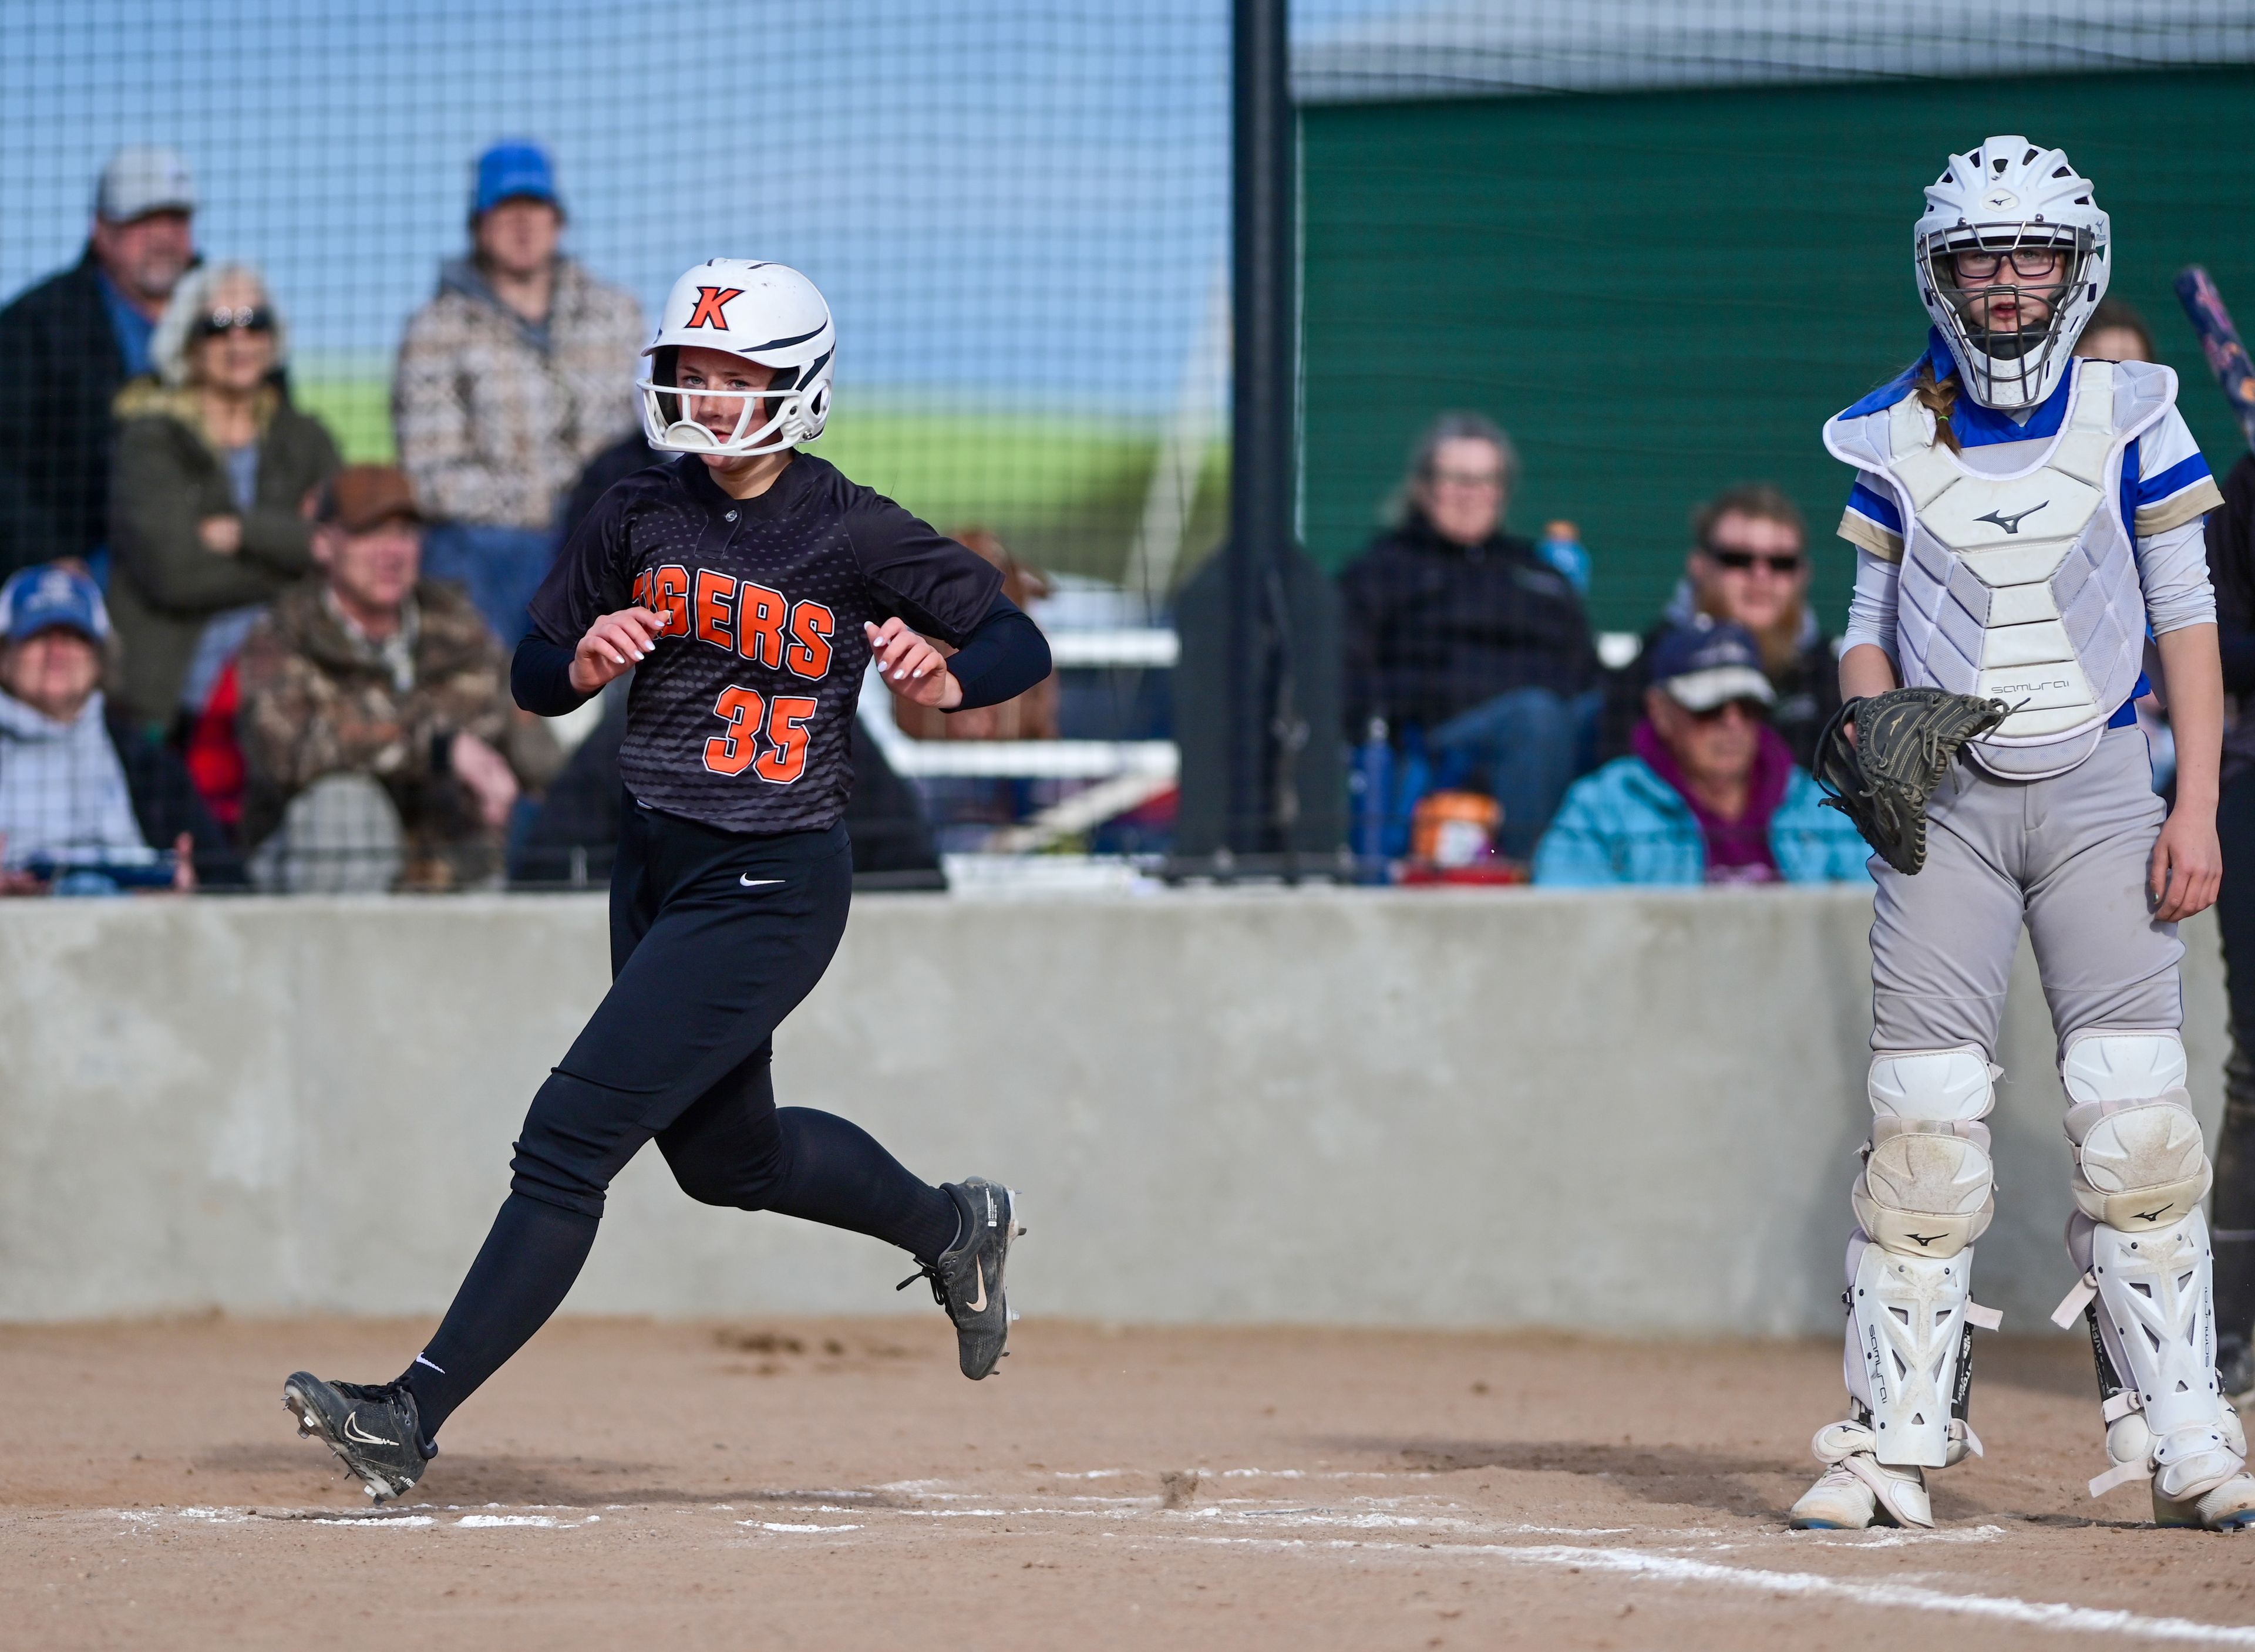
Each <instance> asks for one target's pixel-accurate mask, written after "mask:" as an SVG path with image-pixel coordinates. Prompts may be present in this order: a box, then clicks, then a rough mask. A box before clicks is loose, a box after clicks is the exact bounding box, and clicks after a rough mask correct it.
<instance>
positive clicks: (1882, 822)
mask: <svg viewBox="0 0 2255 1652" xmlns="http://www.w3.org/2000/svg"><path fill="white" fill-rule="evenodd" d="M2011 712H2012V708H2011V707H2010V706H2008V705H2006V704H2005V703H2004V702H2003V701H2002V700H1980V699H1976V698H1974V697H1973V696H1971V695H1970V694H1951V693H1949V691H1948V690H1943V689H1890V690H1888V691H1887V692H1886V693H1885V694H1874V695H1872V696H1870V697H1868V698H1864V699H1856V700H1851V701H1849V702H1848V703H1847V704H1845V705H1844V706H1842V707H1841V708H1840V709H1839V710H1838V711H1836V712H1834V713H1833V714H1832V720H1831V721H1830V723H1827V724H1826V725H1824V732H1823V733H1822V734H1820V735H1818V736H1817V737H1816V783H1817V784H1818V785H1819V786H1821V787H1823V788H1824V789H1825V790H1826V791H1827V792H1829V793H1830V794H1831V795H1830V796H1828V797H1827V798H1826V799H1825V800H1824V806H1825V807H1826V808H1827V809H1838V810H1839V811H1840V812H1841V813H1842V814H1843V815H1845V816H1847V817H1848V818H1849V819H1850V820H1851V821H1854V822H1855V823H1856V830H1858V831H1859V832H1861V833H1863V835H1864V841H1865V843H1867V844H1870V845H1871V846H1872V848H1873V849H1875V850H1877V851H1879V858H1880V859H1882V860H1884V861H1886V863H1887V865H1890V866H1892V867H1893V868H1894V869H1895V870H1896V871H1897V872H1916V871H1917V870H1918V869H1919V868H1920V867H1921V866H1923V865H1926V800H1927V799H1928V797H1931V796H1932V795H1934V788H1935V787H1937V786H1939V785H1941V784H1942V775H1943V774H1947V773H1948V772H1949V765H1950V761H1951V760H1952V759H1954V758H1955V757H1956V755H1957V753H1958V751H1959V749H1960V748H1961V747H1963V746H1964V744H1965V742H1966V741H1968V740H1972V739H1979V738H1980V737H1981V736H1982V735H1984V734H1986V733H1987V732H1989V731H1990V730H1991V729H1993V728H1995V727H1996V726H1997V725H1999V723H2002V722H2003V721H2004V720H2005V718H2006V717H2008V716H2009V715H2011ZM1851 723H1853V724H1854V725H1856V739H1855V740H1854V742H1853V743H1852V744H1851V742H1850V741H1849V739H1848V733H1847V725H1849V724H1851Z"/></svg>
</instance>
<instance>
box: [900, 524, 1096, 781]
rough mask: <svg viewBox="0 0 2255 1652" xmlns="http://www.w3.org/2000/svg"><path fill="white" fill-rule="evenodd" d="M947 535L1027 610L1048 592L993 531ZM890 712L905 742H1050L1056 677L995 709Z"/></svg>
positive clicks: (943, 649) (942, 646)
mask: <svg viewBox="0 0 2255 1652" xmlns="http://www.w3.org/2000/svg"><path fill="white" fill-rule="evenodd" d="M948 537H949V538H951V539H952V540H954V541H955V542H956V543H958V544H959V545H963V546H966V547H967V548H968V549H971V550H973V551H975V552H977V553H978V555H979V556H980V557H982V558H983V559H985V560H986V561H987V562H989V563H993V564H994V566H995V567H997V568H999V569H1001V570H1002V594H1003V595H1004V596H1006V597H1008V598H1009V599H1010V600H1011V601H1012V602H1014V603H1015V604H1016V605H1017V606H1019V607H1020V608H1022V609H1023V610H1025V611H1026V612H1027V613H1031V612H1033V607H1034V605H1035V604H1036V603H1037V602H1039V601H1041V600H1042V598H1044V597H1046V596H1048V595H1049V594H1050V582H1049V581H1048V580H1046V579H1044V578H1043V577H1042V575H1041V571H1040V570H1038V569H1035V568H1029V567H1028V566H1026V564H1025V563H1022V562H1020V561H1019V560H1018V559H1017V558H1016V557H1015V556H1012V555H1011V554H1010V549H1009V547H1008V546H1007V545H1005V544H1004V543H1003V542H1002V536H1001V535H1000V534H998V533H996V532H995V531H994V529H993V528H976V527H969V528H956V529H954V530H953V531H952V532H951V533H950V534H949V535H948ZM932 646H933V647H934V648H938V650H939V652H940V655H941V656H942V657H943V658H944V657H945V656H946V655H952V654H953V653H954V652H955V650H954V649H953V648H950V647H949V646H948V645H947V644H946V643H945V642H937V641H936V642H934V644H933V645H932ZM892 711H893V724H894V726H895V727H896V728H898V729H899V730H900V732H902V733H903V734H905V735H907V736H908V737H909V738H910V739H917V740H1053V739H1057V673H1056V672H1054V671H1052V672H1050V674H1049V676H1045V677H1043V679H1042V680H1041V681H1040V682H1039V683H1036V684H1034V686H1033V687H1032V688H1030V689H1028V690H1026V691H1025V692H1024V693H1023V694H1021V695H1018V696H1016V697H1014V698H1011V699H1008V700H1004V701H1002V702H1001V703H1000V704H995V705H982V706H979V707H977V708H975V709H974V710H972V711H934V710H932V709H931V708H930V707H928V706H921V705H910V704H908V703H907V702H906V701H896V703H895V704H894V705H893V707H892Z"/></svg>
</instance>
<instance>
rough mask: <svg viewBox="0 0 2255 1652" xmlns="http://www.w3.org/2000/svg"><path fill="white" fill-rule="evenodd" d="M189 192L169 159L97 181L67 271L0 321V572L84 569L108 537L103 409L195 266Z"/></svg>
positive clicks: (153, 153)
mask: <svg viewBox="0 0 2255 1652" xmlns="http://www.w3.org/2000/svg"><path fill="white" fill-rule="evenodd" d="M195 209H196V191H195V184H194V181H193V179H190V178H189V176H188V169H187V165H186V163H185V162H183V161H182V160H181V159H180V158H179V156H178V155H176V154H174V153H173V152H172V151H171V150H168V149H150V148H144V147H135V148H130V149H122V150H119V151H117V152H116V154H115V155H113V156H111V157H110V158H109V165H107V166H105V167H103V168H102V181H101V182H100V184H99V185H97V186H96V187H95V197H94V229H93V234H92V235H91V236H90V237H89V238H88V242H87V247H86V251H85V253H84V255H81V257H80V259H79V261H78V262H77V263H76V264H74V265H73V266H72V267H71V268H70V269H66V270H64V271H63V272H62V273H61V274H60V275H57V276H50V277H49V278H48V279H47V280H46V281H43V282H41V283H39V285H38V286H36V287H33V288H32V289H31V290H29V291H27V292H25V293H24V294H22V295H21V296H20V297H18V298H17V299H16V301H15V302H14V303H13V304H10V305H9V306H8V307H7V308H6V309H5V310H0V572H4V571H5V570H9V569H14V568H24V567H28V566H30V565H32V563H43V562H46V561H48V560H49V559H51V558H53V557H58V556H78V557H81V558H92V557H95V556H96V555H97V553H98V552H99V551H100V550H101V549H102V544H103V542H104V536H105V535H106V534H107V533H108V531H109V442H110V402H111V401H112V399H113V398H115V397H116V395H117V391H118V388H119V387H120V386H122V385H123V383H124V382H125V381H126V380H127V379H129V378H135V377H138V376H139V375H140V374H144V373H146V372H148V371H149V370H150V367H151V353H150V336H151V333H152V332H155V330H156V325H157V322H158V318H160V317H161V316H162V315H163V314H164V313H165V301H166V300H167V299H169V298H170V297H172V289H173V287H174V286H175V285H177V284H178V283H179V279H180V277H181V276H183V275H185V274H186V273H187V270H188V268H189V266H190V265H192V264H193V263H194V262H195V238H194V235H193V228H192V225H193V214H194V213H195Z"/></svg>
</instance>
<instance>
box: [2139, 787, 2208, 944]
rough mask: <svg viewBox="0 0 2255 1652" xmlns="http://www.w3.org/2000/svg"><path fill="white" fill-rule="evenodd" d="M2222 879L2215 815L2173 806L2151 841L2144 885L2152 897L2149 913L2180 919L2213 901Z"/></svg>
mask: <svg viewBox="0 0 2255 1652" xmlns="http://www.w3.org/2000/svg"><path fill="white" fill-rule="evenodd" d="M2222 885H2223V845H2222V844H2219V843H2218V842H2217V841H2216V816H2214V815H2213V814H2201V813H2199V812H2198V811H2188V810H2186V809H2171V810H2170V811H2169V818H2168V821H2167V823H2166V824H2164V825H2163V826H2162V828H2161V835H2160V838H2159V839H2158V840H2157V841H2156V842H2155V843H2154V844H2153V865H2152V870H2151V872H2149V873H2148V875H2147V877H2146V888H2147V890H2148V891H2149V892H2150V893H2152V895H2153V917H2154V918H2155V920H2156V921H2159V922H2161V923H2180V922H2182V921H2184V920H2185V919H2187V918H2189V917H2191V916H2192V915H2193V914H2195V913H2197V912H2206V911H2207V910H2208V909H2209V907H2212V906H2214V905H2215V904H2216V890H2217V889H2218V888H2219V887H2220V886H2222Z"/></svg>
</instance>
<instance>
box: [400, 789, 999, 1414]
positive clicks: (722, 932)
mask: <svg viewBox="0 0 2255 1652" xmlns="http://www.w3.org/2000/svg"><path fill="white" fill-rule="evenodd" d="M853 888H854V869H853V850H852V845H851V844H850V843H849V841H848V839H847V835H846V830H845V829H844V828H843V827H842V826H833V827H832V828H830V829H829V830H826V831H816V832H791V833H784V834H779V835H775V836H769V837H751V836H746V835H743V834H741V833H734V832H725V831H720V830H717V829H715V828H713V827H710V826H705V825H701V824H699V823H697V822H694V821H688V820H683V819H680V818H679V817H678V816H668V815H661V814H658V813H656V812H655V811H653V810H650V809H643V808H642V807H640V806H639V805H636V804H634V803H632V802H629V804H628V806H627V807H626V809H625V810H624V816H623V819H622V823H621V828H620V837H619V849H618V858H617V860H616V861H615V864H614V866H613V869H612V875H611V970H612V982H611V990H610V991H609V992H608V993H607V994H605V996H604V998H603V1001H602V1003H601V1005H599V1006H598V1007H597V1009H596V1011H595V1013H594V1016H593V1017H592V1018H590V1019H589V1020H588V1022H587V1027H586V1028H585V1030H583V1031H582V1032H581V1033H580V1036H579V1038H578V1039H577V1040H574V1041H573V1046H572V1048H571V1050H570V1052H569V1053H568V1054H566V1056H565V1058H564V1060H563V1061H560V1062H559V1063H558V1065H557V1067H556V1068H555V1070H554V1071H553V1072H551V1074H550V1075H549V1076H548V1080H547V1082H545V1083H544V1084H543V1085H542V1086H541V1087H540V1089H539V1092H538V1094H537V1095H536V1096H534V1097H533V1101H532V1107H531V1110H530V1112H528V1113H527V1114H526V1116H525V1121H524V1129H523V1133H522V1134H521V1135H520V1136H519V1137H518V1138H517V1141H516V1158H515V1159H514V1160H513V1161H512V1166H511V1168H512V1170H513V1172H514V1174H513V1175H512V1177H511V1179H510V1182H509V1187H510V1193H509V1200H508V1201H507V1202H506V1203H505V1204H504V1205H503V1206H502V1211H501V1215H499V1216H498V1217H496V1218H495V1222H494V1226H493V1230H492V1232H491V1233H490V1234H488V1236H487V1238H486V1243H485V1244H484V1246H483V1248H482V1249H481V1250H480V1251H479V1253H478V1257H477V1260H476V1262H474V1264H472V1265H471V1268H470V1271H469V1274H468V1277H467V1278H465V1279H464V1280H463V1282H462V1286H461V1289H460V1292H457V1293H456V1295H455V1299H454V1302H453V1306H452V1307H451V1308H449V1309H448V1310H447V1313H446V1320H444V1322H443V1323H441V1324H440V1326H439V1331H438V1334H436V1335H435V1336H434V1337H432V1340H431V1342H430V1345H429V1346H428V1347H427V1348H425V1349H424V1350H423V1352H422V1353H421V1354H420V1355H418V1356H417V1357H416V1362H415V1363H414V1364H413V1365H412V1366H411V1367H410V1368H409V1369H408V1373H407V1381H408V1383H409V1385H410V1387H411V1388H412V1389H413V1390H414V1392H415V1396H416V1399H417V1402H418V1408H419V1410H420V1411H421V1413H422V1417H423V1423H424V1428H425V1433H426V1434H430V1433H435V1432H437V1429H438V1427H439V1424H440V1423H441V1422H443V1421H444V1420H445V1419H446V1416H447V1414H448V1413H449V1412H451V1411H453V1409H454V1407H455V1406H457V1405H459V1404H460V1403H461V1402H462V1401H463V1400H464V1399H466V1398H467V1397H469V1395H470V1394H471V1393H472V1392H473V1391H474V1390H475V1389H476V1388H477V1386H478V1385H479V1384H480V1383H483V1382H484V1381H485V1379H486V1378H487V1377H488V1376H491V1375H492V1374H493V1373H494V1372H495V1370H497V1369H500V1367H501V1365H502V1362H504V1361H506V1360H507V1359H508V1358H509V1356H510V1355H512V1354H514V1353H516V1350H517V1349H518V1348H521V1347H523V1344H524V1342H525V1341H526V1340H527V1339H528V1338H530V1336H531V1335H532V1334H533V1333H534V1332H535V1331H537V1330H538V1329H539V1328H540V1327H541V1326H542V1325H543V1324H544V1323H545V1322H546V1320H547V1319H548V1317H549V1315H550V1314H551V1313H554V1312H555V1311H556V1308H557V1306H558V1305H559V1304H560V1303H561V1302H562V1301H563V1299H564V1296H565V1293H566V1292H567V1291H569V1290H570V1289H571V1285H572V1281H573V1279H574V1278H577V1277H578V1275H579V1271H580V1266H581V1265H582V1264H584V1263H585V1262H586V1260H587V1252H588V1250H589V1249H590V1248H591V1247H592V1246H593V1244H594V1236H595V1228H596V1224H597V1222H598V1220H599V1219H600V1218H601V1215H602V1214H603V1200H604V1195H605V1194H606V1192H607V1191H608V1188H609V1187H610V1184H611V1180H612V1178H614V1177H615V1176H616V1175H617V1174H618V1173H619V1172H620V1171H621V1170H622V1169H623V1168H625V1166H626V1164H627V1161H628V1160H629V1159H632V1158H633V1157H634V1156H635V1154H636V1153H637V1152H640V1151H641V1149H642V1146H643V1143H645V1142H647V1141H650V1140H651V1139H652V1138H656V1140H657V1145H658V1151H659V1152H662V1153H664V1155H665V1161H666V1164H667V1166H669V1167H670V1168H671V1170H672V1172H673V1175H674V1180H676V1181H678V1183H679V1184H680V1185H681V1189H682V1191H683V1192H684V1193H686V1194H688V1195H689V1196H690V1197H691V1198H692V1199H696V1200H699V1201H702V1202H704V1203H706V1204H711V1205H727V1206H733V1207H734V1208H738V1209H742V1210H773V1211H777V1212H780V1213H781V1214H783V1215H790V1216H798V1217H802V1218H804V1219H805V1220H807V1221H810V1222H822V1223H825V1224H826V1225H828V1226H831V1227H834V1228H847V1229H852V1230H853V1231H854V1232H856V1233H864V1234H868V1235H870V1236H873V1237H875V1238H878V1239H882V1240H884V1241H886V1242H887V1243H891V1244H896V1245H899V1246H900V1247H901V1248H902V1249H903V1250H908V1251H910V1253H911V1254H913V1255H914V1256H915V1257H917V1260H919V1261H921V1262H930V1261H931V1259H932V1258H933V1257H936V1256H937V1255H938V1253H939V1251H940V1250H944V1249H945V1247H946V1246H947V1245H948V1244H949V1243H951V1242H952V1239H953V1238H954V1236H955V1223H956V1215H955V1204H954V1201H952V1199H950V1198H949V1197H948V1195H947V1194H945V1193H944V1192H942V1191H940V1190H939V1189H938V1188H936V1187H930V1186H927V1185H926V1184H925V1183H924V1182H922V1181H920V1180H917V1178H916V1177H914V1176H912V1175H910V1173H909V1172H908V1171H907V1170H905V1169H904V1168H903V1167H902V1166H901V1165H900V1164H899V1162H898V1161H897V1160H896V1159H894V1158H893V1157H892V1155H891V1154H889V1153H888V1152H886V1151H885V1150H884V1149H883V1148H882V1146H880V1145H878V1144H877V1142H876V1141H875V1139H874V1138H872V1137H870V1136H869V1135H868V1132H867V1131H863V1130H861V1128H860V1127H859V1126H858V1125H855V1124H849V1123H848V1122H847V1120H845V1119H842V1118H839V1117H836V1116H835V1115H832V1114H829V1113H823V1112H818V1111H816V1110H813V1109H811V1108H804V1107H791V1108H777V1107H776V1103H775V1086H774V1083H773V1081H772V1078H771V1075H770V1073H769V1059H770V1056H771V1054H772V1053H773V1049H774V1034H775V1030H776V1026H777V1025H778V1024H779V1023H780V1022H781V1021H782V1020H783V1017H785V1016H786V1015H788V1014H790V1012H791V1011H792V1010H793V1009H795V1008H797V1005H798V1003H799V1001H800V1000H801V999H802V998H805V996H806V995H807V994H808V993H809V992H811V991H813V989H814V984H815V983H816V982H818V981H819V980H820V979H821V978H822V972H823V971H824V970H825V969H827V968H828V967H829V963H830V960H831V957H832V955H833V954H834V953H835V952H836V951H837V950H838V942H839V937H840V936H841V935H844V933H845V929H846V915H847V907H848V905H849V904H850V902H851V900H852V898H853Z"/></svg>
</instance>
